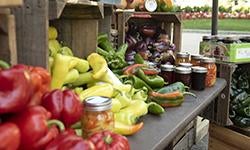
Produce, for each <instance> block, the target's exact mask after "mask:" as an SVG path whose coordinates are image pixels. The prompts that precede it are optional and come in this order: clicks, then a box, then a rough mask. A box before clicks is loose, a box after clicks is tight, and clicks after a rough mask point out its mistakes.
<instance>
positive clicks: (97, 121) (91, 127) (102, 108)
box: [81, 96, 114, 138]
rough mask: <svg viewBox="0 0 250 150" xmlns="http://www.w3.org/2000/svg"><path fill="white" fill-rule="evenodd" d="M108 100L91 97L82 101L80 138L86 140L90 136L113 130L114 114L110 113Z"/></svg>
mask: <svg viewBox="0 0 250 150" xmlns="http://www.w3.org/2000/svg"><path fill="white" fill-rule="evenodd" d="M111 103H112V101H111V99H110V98H107V97H101V96H92V97H88V98H86V99H85V100H84V112H83V115H82V118H81V123H82V137H83V138H88V137H89V136H91V135H92V134H94V133H96V132H100V131H104V130H110V131H112V130H113V128H114V114H113V112H112V111H111V106H112V104H111Z"/></svg>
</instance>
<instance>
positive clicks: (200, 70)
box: [192, 66, 207, 73]
mask: <svg viewBox="0 0 250 150" xmlns="http://www.w3.org/2000/svg"><path fill="white" fill-rule="evenodd" d="M192 72H195V73H207V68H205V67H200V66H194V67H192Z"/></svg>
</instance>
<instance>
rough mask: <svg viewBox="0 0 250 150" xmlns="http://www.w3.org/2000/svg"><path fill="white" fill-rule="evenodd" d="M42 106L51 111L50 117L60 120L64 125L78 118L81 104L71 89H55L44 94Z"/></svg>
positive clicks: (70, 123)
mask: <svg viewBox="0 0 250 150" xmlns="http://www.w3.org/2000/svg"><path fill="white" fill-rule="evenodd" d="M42 106H44V107H45V108H46V109H47V110H48V111H50V112H51V113H52V119H58V120H61V121H62V122H63V123H64V125H65V126H66V127H69V126H70V125H72V124H74V123H76V122H77V121H79V120H80V118H81V114H82V112H83V105H82V104H81V102H80V99H79V97H78V96H77V95H76V94H75V93H74V92H72V91H71V90H64V91H62V90H60V89H56V90H53V91H51V92H48V93H46V94H44V96H43V97H42Z"/></svg>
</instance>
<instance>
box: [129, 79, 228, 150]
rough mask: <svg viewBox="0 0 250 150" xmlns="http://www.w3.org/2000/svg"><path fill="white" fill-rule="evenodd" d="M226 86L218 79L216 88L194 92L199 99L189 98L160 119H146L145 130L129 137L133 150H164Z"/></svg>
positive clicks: (167, 111)
mask: <svg viewBox="0 0 250 150" xmlns="http://www.w3.org/2000/svg"><path fill="white" fill-rule="evenodd" d="M225 86H226V82H225V80H224V79H220V78H218V79H217V82H216V84H215V86H214V87H212V88H207V89H206V90H204V91H202V92H197V91H192V92H194V93H195V94H196V95H197V98H196V99H195V98H193V97H189V96H187V97H186V99H185V101H184V103H183V104H182V106H181V107H177V108H168V109H167V110H166V113H164V114H162V116H160V117H158V116H151V115H148V116H146V117H144V118H143V122H144V123H145V125H144V128H143V130H142V131H140V132H139V133H137V134H135V135H133V136H131V137H129V142H130V144H131V149H135V150H136V149H138V150H139V149H148V150H149V149H164V148H165V147H166V146H168V145H169V144H170V143H171V141H172V140H173V139H174V137H175V136H176V135H177V134H178V133H179V132H181V131H182V130H183V128H184V127H185V126H187V125H188V123H189V122H191V121H192V120H193V119H194V118H195V117H196V116H198V115H199V114H200V113H201V112H202V111H203V110H204V109H205V108H206V107H207V106H208V105H209V104H210V103H211V102H212V101H213V100H214V99H215V98H216V97H217V96H218V95H219V94H220V92H221V91H222V90H223V88H224V87H225Z"/></svg>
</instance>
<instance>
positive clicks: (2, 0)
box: [0, 0, 23, 7]
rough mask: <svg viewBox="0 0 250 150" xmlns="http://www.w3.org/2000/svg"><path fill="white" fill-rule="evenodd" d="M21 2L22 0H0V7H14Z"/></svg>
mask: <svg viewBox="0 0 250 150" xmlns="http://www.w3.org/2000/svg"><path fill="white" fill-rule="evenodd" d="M22 4H23V0H0V7H14V6H19V5H22Z"/></svg>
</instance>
